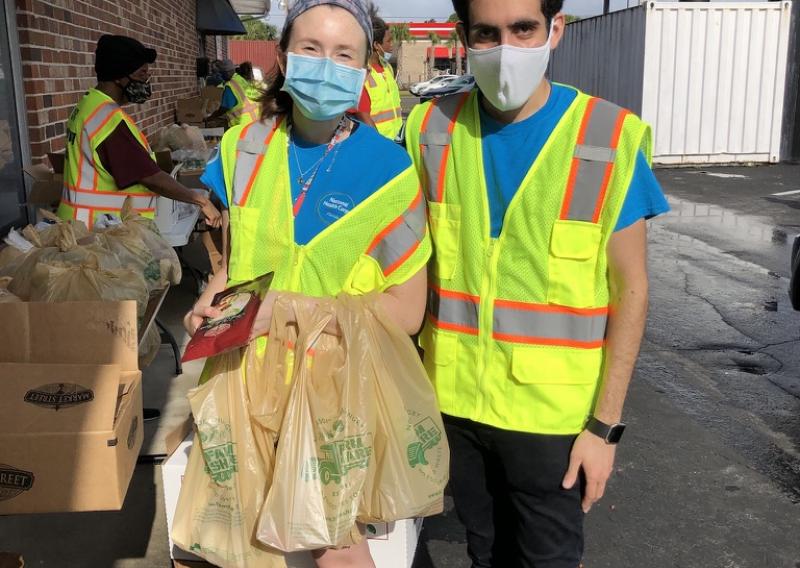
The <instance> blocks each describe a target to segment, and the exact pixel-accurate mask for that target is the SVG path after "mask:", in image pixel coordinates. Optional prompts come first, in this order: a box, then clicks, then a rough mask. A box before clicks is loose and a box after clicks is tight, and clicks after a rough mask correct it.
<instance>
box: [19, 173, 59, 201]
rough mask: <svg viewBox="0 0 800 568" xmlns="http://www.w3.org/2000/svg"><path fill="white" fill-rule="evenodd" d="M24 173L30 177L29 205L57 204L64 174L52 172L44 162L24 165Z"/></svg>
mask: <svg viewBox="0 0 800 568" xmlns="http://www.w3.org/2000/svg"><path fill="white" fill-rule="evenodd" d="M23 171H24V172H25V174H27V175H28V176H29V177H30V178H31V190H30V193H29V194H28V203H29V204H31V205H57V204H58V203H59V202H60V201H61V194H62V192H63V189H64V176H63V175H62V174H57V173H54V172H53V171H52V170H51V169H50V168H48V167H47V166H46V165H44V164H37V165H35V166H25V167H24V168H23Z"/></svg>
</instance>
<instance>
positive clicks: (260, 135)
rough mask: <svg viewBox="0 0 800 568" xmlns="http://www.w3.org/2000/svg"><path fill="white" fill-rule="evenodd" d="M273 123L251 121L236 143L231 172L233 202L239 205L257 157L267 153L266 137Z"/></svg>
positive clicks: (252, 174) (255, 167)
mask: <svg viewBox="0 0 800 568" xmlns="http://www.w3.org/2000/svg"><path fill="white" fill-rule="evenodd" d="M272 128H273V125H272V124H271V123H270V124H267V123H265V122H251V123H250V124H248V125H247V126H245V129H246V130H245V134H244V138H242V139H240V140H239V141H238V142H237V144H236V162H235V163H234V168H235V169H234V172H233V204H235V205H241V204H242V198H244V196H245V195H246V194H247V190H248V188H249V187H250V180H251V179H253V178H254V175H255V173H256V169H257V168H258V165H259V158H260V157H261V156H264V155H266V153H267V148H268V144H267V139H268V138H269V135H270V133H271V132H272Z"/></svg>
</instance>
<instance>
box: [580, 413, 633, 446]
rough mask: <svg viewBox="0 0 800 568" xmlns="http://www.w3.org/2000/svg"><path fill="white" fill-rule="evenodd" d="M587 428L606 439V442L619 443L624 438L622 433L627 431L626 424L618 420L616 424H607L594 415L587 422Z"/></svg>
mask: <svg viewBox="0 0 800 568" xmlns="http://www.w3.org/2000/svg"><path fill="white" fill-rule="evenodd" d="M586 429H587V430H588V431H589V432H591V433H592V434H594V435H595V436H599V437H600V438H602V439H603V440H605V442H606V444H617V443H619V441H620V439H621V438H622V433H623V432H624V431H625V424H624V423H622V422H617V423H616V424H606V423H605V422H601V421H600V420H598V419H597V418H595V417H594V416H590V417H589V421H588V422H587V423H586Z"/></svg>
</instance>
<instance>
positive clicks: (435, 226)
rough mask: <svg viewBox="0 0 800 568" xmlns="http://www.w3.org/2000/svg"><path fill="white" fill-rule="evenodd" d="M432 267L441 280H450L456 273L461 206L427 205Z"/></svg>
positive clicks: (446, 204)
mask: <svg viewBox="0 0 800 568" xmlns="http://www.w3.org/2000/svg"><path fill="white" fill-rule="evenodd" d="M428 210H429V214H430V224H431V236H432V237H433V246H434V259H435V261H434V266H435V268H436V274H437V275H438V276H439V278H441V279H442V280H450V279H452V278H453V275H454V274H455V271H456V265H457V263H458V254H459V241H460V238H461V206H460V205H454V204H451V203H437V202H435V201H431V202H429V203H428Z"/></svg>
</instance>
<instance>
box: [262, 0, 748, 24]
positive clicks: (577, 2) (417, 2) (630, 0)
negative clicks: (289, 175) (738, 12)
mask: <svg viewBox="0 0 800 568" xmlns="http://www.w3.org/2000/svg"><path fill="white" fill-rule="evenodd" d="M373 1H374V2H375V4H377V5H378V8H379V9H380V15H381V17H382V18H383V19H385V20H387V21H389V22H397V21H417V22H418V21H425V20H428V19H430V18H435V19H436V20H439V21H443V20H446V19H447V17H448V16H449V15H450V14H452V13H453V5H452V4H451V3H450V0H373ZM666 1H670V0H666ZM732 1H737V0H732ZM638 2H639V0H611V10H612V11H616V10H622V9H624V8H626V7H628V6H635V5H636V4H637V3H638ZM602 11H603V0H564V13H566V14H571V15H573V16H581V17H587V16H597V15H599V14H600V13H601V12H602ZM285 16H286V11H285V10H282V9H281V8H279V7H278V2H277V0H273V1H272V9H271V11H270V15H269V17H268V18H267V20H266V21H267V22H268V23H270V24H272V25H274V26H277V27H278V29H280V28H282V27H283V22H284V20H285Z"/></svg>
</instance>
